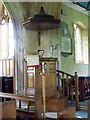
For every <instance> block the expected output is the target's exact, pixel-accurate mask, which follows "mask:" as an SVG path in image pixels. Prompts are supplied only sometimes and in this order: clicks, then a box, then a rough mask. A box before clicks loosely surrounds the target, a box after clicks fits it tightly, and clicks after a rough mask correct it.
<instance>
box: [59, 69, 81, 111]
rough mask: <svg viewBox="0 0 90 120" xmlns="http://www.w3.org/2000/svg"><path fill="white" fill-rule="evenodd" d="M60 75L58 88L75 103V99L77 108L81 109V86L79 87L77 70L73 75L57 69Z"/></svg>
mask: <svg viewBox="0 0 90 120" xmlns="http://www.w3.org/2000/svg"><path fill="white" fill-rule="evenodd" d="M57 77H58V90H59V92H60V94H61V91H62V95H63V96H67V97H68V99H70V100H71V103H72V104H73V103H74V101H75V104H76V109H77V110H78V109H79V96H78V95H79V91H78V90H79V88H78V76H77V73H76V72H75V75H71V74H69V73H66V72H64V71H61V70H57Z"/></svg>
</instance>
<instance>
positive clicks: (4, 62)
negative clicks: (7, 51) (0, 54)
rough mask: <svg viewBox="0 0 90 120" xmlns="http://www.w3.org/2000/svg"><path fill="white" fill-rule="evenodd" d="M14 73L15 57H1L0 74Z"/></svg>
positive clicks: (9, 74)
mask: <svg viewBox="0 0 90 120" xmlns="http://www.w3.org/2000/svg"><path fill="white" fill-rule="evenodd" d="M13 74H14V59H13V58H8V59H0V75H1V76H2V75H5V76H13Z"/></svg>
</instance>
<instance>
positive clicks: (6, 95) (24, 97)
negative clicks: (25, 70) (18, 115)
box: [0, 92, 35, 110]
mask: <svg viewBox="0 0 90 120" xmlns="http://www.w3.org/2000/svg"><path fill="white" fill-rule="evenodd" d="M0 97H4V98H11V99H15V100H19V108H20V109H21V101H26V102H27V109H28V110H29V102H35V96H27V95H17V94H10V93H2V92H0Z"/></svg>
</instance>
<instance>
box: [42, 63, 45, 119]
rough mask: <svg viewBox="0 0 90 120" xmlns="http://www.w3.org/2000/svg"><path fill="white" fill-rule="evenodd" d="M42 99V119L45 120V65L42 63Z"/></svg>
mask: <svg viewBox="0 0 90 120" xmlns="http://www.w3.org/2000/svg"><path fill="white" fill-rule="evenodd" d="M41 76H42V98H43V117H44V118H45V113H46V99H45V98H46V95H45V93H46V92H45V86H46V84H45V65H44V63H42V73H41Z"/></svg>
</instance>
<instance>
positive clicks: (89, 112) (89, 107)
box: [87, 102, 90, 120]
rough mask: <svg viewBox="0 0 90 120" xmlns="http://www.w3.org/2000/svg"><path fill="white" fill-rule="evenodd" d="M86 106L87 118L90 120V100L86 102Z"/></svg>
mask: <svg viewBox="0 0 90 120" xmlns="http://www.w3.org/2000/svg"><path fill="white" fill-rule="evenodd" d="M87 108H88V120H90V102H88V104H87Z"/></svg>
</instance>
